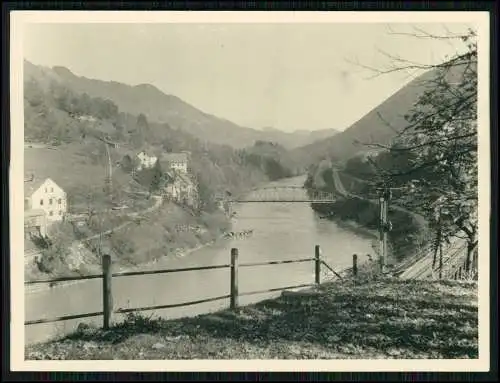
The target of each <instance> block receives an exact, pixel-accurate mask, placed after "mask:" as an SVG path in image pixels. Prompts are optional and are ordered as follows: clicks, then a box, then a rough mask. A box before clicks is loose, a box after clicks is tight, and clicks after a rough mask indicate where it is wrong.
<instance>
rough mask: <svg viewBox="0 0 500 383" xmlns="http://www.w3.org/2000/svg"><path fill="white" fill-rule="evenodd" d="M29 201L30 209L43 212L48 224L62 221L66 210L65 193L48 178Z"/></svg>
mask: <svg viewBox="0 0 500 383" xmlns="http://www.w3.org/2000/svg"><path fill="white" fill-rule="evenodd" d="M29 199H30V208H31V209H33V210H36V209H41V210H44V211H45V213H46V214H47V221H49V222H54V221H62V219H63V217H64V215H65V214H66V212H67V209H68V205H67V196H66V192H65V191H64V190H63V189H61V188H60V187H59V186H58V185H57V184H56V183H55V182H54V181H52V180H51V179H50V178H47V179H46V180H45V182H44V183H43V184H42V185H41V186H40V187H39V188H38V189H37V190H35V191H34V192H33V194H31V196H29Z"/></svg>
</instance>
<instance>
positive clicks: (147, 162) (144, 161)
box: [137, 152, 158, 169]
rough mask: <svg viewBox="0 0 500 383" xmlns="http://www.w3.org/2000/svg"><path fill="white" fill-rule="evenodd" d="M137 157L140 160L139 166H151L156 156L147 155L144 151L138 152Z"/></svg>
mask: <svg viewBox="0 0 500 383" xmlns="http://www.w3.org/2000/svg"><path fill="white" fill-rule="evenodd" d="M137 158H139V161H140V166H139V168H140V169H141V168H152V167H153V166H154V165H155V163H156V161H157V160H158V158H157V157H156V156H148V155H147V154H146V153H145V152H140V153H139V154H138V155H137Z"/></svg>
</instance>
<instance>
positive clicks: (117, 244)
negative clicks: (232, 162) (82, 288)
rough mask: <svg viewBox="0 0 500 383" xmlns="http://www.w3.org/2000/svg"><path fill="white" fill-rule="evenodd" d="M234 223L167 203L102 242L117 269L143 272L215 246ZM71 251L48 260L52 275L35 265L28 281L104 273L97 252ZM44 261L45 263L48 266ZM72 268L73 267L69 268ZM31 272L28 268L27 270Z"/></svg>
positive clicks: (71, 248)
mask: <svg viewBox="0 0 500 383" xmlns="http://www.w3.org/2000/svg"><path fill="white" fill-rule="evenodd" d="M231 225H232V222H231V220H230V219H229V218H227V217H226V216H225V215H224V213H223V212H219V211H215V212H212V213H202V214H201V215H200V216H192V215H191V214H189V213H188V212H186V211H184V210H183V209H181V208H180V207H178V206H174V205H172V204H166V205H165V206H162V207H161V208H160V209H158V210H156V211H154V212H150V213H149V214H148V216H147V217H145V218H143V219H142V220H141V221H140V222H135V223H134V222H130V223H129V224H128V225H127V226H125V227H123V228H122V229H121V230H117V231H115V232H112V233H111V234H110V235H109V236H108V237H106V238H105V239H103V241H102V243H101V244H100V243H99V239H95V240H94V241H95V243H90V247H95V248H97V247H99V246H101V247H102V249H103V251H105V252H106V253H108V254H110V255H111V257H112V264H113V268H114V269H115V270H119V271H125V270H141V269H143V268H151V267H154V266H155V265H156V264H157V263H158V262H159V261H161V260H163V259H165V258H166V257H173V256H177V257H182V256H185V255H187V254H190V253H192V252H194V251H197V250H199V249H201V248H203V247H206V246H209V245H212V244H214V243H215V242H216V241H218V240H219V239H220V237H221V236H222V235H223V234H224V233H225V232H226V231H228V230H229V229H230V228H231ZM68 249H69V251H67V252H66V253H65V254H61V255H59V256H58V257H54V256H53V254H50V253H48V254H47V255H48V256H52V258H50V259H49V260H48V261H49V262H50V264H51V265H53V268H52V272H42V271H41V270H39V269H38V268H37V267H36V265H33V266H32V270H31V272H26V273H25V280H40V279H54V278H60V277H69V276H75V277H76V276H85V275H95V274H100V273H101V271H102V270H101V261H100V259H99V257H98V255H97V254H96V253H95V252H92V251H91V250H90V249H89V248H87V247H85V246H73V245H71V246H70V245H68ZM49 262H47V260H46V262H45V264H47V263H49ZM69 265H72V266H71V267H69ZM26 269H28V267H26Z"/></svg>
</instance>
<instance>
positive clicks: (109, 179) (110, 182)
mask: <svg viewBox="0 0 500 383" xmlns="http://www.w3.org/2000/svg"><path fill="white" fill-rule="evenodd" d="M103 142H104V146H105V147H106V154H107V155H108V169H107V173H106V188H107V191H108V194H109V195H110V196H112V192H113V173H112V172H113V166H112V164H111V155H110V153H109V144H108V143H107V142H106V141H104V140H103Z"/></svg>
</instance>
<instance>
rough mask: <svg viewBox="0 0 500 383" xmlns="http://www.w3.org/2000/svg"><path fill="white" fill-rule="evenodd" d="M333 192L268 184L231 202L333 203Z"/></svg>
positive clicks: (334, 200)
mask: <svg viewBox="0 0 500 383" xmlns="http://www.w3.org/2000/svg"><path fill="white" fill-rule="evenodd" d="M336 200H337V199H336V197H335V194H334V193H332V192H324V191H319V190H314V191H307V190H306V189H305V188H304V187H302V186H276V187H274V186H268V187H264V188H255V189H253V190H252V191H251V192H250V193H248V194H247V195H245V196H243V197H239V198H234V199H232V200H230V201H229V202H232V203H266V202H274V203H278V202H302V203H325V204H326V203H334V202H336Z"/></svg>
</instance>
